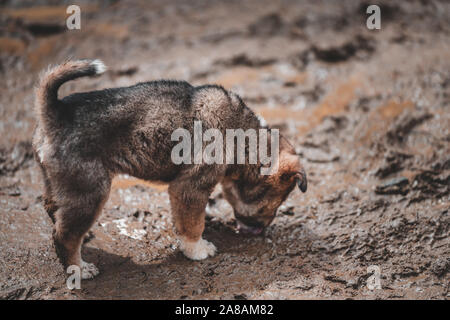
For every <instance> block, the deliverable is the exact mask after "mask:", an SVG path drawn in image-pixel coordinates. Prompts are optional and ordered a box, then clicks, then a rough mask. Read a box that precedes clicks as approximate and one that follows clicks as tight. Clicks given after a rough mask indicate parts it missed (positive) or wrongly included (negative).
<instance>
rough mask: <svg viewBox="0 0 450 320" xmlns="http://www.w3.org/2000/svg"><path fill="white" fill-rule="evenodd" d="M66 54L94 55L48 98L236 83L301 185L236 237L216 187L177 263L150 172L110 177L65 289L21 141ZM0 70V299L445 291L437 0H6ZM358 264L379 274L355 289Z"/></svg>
mask: <svg viewBox="0 0 450 320" xmlns="http://www.w3.org/2000/svg"><path fill="white" fill-rule="evenodd" d="M71 4H76V5H78V6H79V7H80V9H81V26H80V27H81V28H80V29H79V30H68V28H67V26H66V19H67V18H68V17H69V16H70V14H67V13H66V9H67V7H68V6H69V5H71ZM371 4H377V5H378V6H379V7H380V9H381V29H380V30H369V29H368V28H367V26H366V20H367V18H368V17H369V14H367V13H366V9H367V7H368V6H369V5H371ZM68 58H73V59H79V58H89V59H101V60H103V61H104V62H105V64H106V65H107V66H108V68H109V69H108V71H107V72H106V73H105V74H104V75H102V76H101V77H98V78H91V79H87V78H83V79H82V80H79V81H75V82H70V83H67V84H65V85H64V86H63V88H62V89H61V90H60V91H59V94H60V97H62V96H65V95H67V94H70V93H73V92H79V91H88V90H97V89H102V88H108V87H117V86H128V85H132V84H135V83H137V82H142V81H151V80H157V79H162V78H164V79H179V80H186V81H189V82H190V83H192V84H193V85H202V84H206V83H216V84H220V85H222V86H223V87H225V88H226V89H228V90H232V91H233V92H235V93H238V94H239V95H241V97H242V98H243V99H244V101H245V102H246V103H247V105H248V106H249V107H250V108H252V109H253V110H254V111H255V112H256V113H258V114H260V115H261V116H263V117H264V118H265V119H266V120H267V122H268V123H269V124H270V125H271V126H273V127H277V128H279V129H280V130H281V131H282V133H284V134H285V135H286V136H287V137H288V138H289V139H290V141H291V142H292V143H293V144H294V145H295V147H296V150H297V152H298V153H299V154H300V155H301V156H302V159H303V163H304V166H305V168H306V171H307V172H308V176H309V181H310V186H309V187H308V193H306V194H305V195H301V194H300V192H298V190H296V191H295V192H294V193H293V194H292V195H291V196H290V197H289V199H288V200H287V202H286V203H285V204H284V205H283V206H282V207H281V208H280V210H279V211H280V212H279V214H278V216H277V218H276V219H275V221H274V224H273V225H272V226H271V227H270V228H269V229H268V230H267V232H266V234H265V237H261V238H246V237H243V236H242V235H239V234H236V232H235V230H234V228H233V216H232V213H231V209H230V207H229V206H228V205H227V204H226V203H225V201H224V200H223V199H222V197H221V192H220V188H218V190H216V191H215V193H214V194H213V195H212V197H211V201H210V204H209V207H208V221H207V226H206V238H207V239H210V240H212V241H213V242H214V243H215V244H216V245H217V246H218V249H219V254H218V255H217V256H216V257H214V258H211V259H208V260H205V261H202V262H192V261H188V260H186V259H185V258H183V256H182V255H181V254H180V253H179V252H178V250H177V249H176V248H177V242H176V240H175V235H174V233H173V230H172V223H171V220H170V206H169V203H168V196H167V194H166V192H165V187H161V186H155V185H153V184H151V183H148V182H144V181H140V180H137V179H134V178H132V177H128V176H120V177H117V178H116V179H115V180H114V185H113V190H112V193H111V197H110V200H109V201H108V203H107V204H106V206H105V209H104V212H103V215H102V216H101V217H100V219H99V221H98V224H96V225H95V226H94V228H93V229H92V231H91V232H90V234H89V237H88V238H87V240H86V248H85V249H84V251H85V252H84V255H85V256H86V257H87V259H86V260H87V261H89V262H94V263H95V264H96V265H97V266H99V267H100V271H101V274H100V276H98V277H97V278H96V279H95V280H93V281H85V282H83V283H82V289H81V290H76V291H70V290H68V289H67V288H66V287H65V282H64V270H62V267H61V266H60V265H59V263H58V262H57V260H56V257H55V254H54V250H53V248H52V241H51V228H52V226H51V222H50V219H48V217H47V215H46V213H45V211H44V209H43V207H42V203H41V193H42V180H41V176H40V172H39V170H38V169H37V166H36V164H35V163H34V161H33V159H32V151H31V144H30V143H31V137H32V134H33V129H34V124H35V115H34V113H33V103H34V102H33V101H34V96H33V94H34V87H35V86H36V85H37V81H38V79H39V73H40V72H41V71H42V70H45V69H46V68H47V67H48V65H50V64H58V63H60V62H62V61H64V60H66V59H68ZM0 84H1V85H0V298H7V299H25V298H31V299H36V298H52V299H53V298H68V299H77V298H82V299H89V298H156V299H166V298H171V299H179V298H187V299H190V298H231V299H233V298H236V299H257V298H276V299H284V298H287V299H298V298H352V297H354V298H369V299H371V298H384V299H387V298H413V299H425V298H427V299H428V298H437V299H445V298H448V297H449V274H448V270H449V268H450V249H449V248H450V246H449V213H448V209H449V185H450V179H449V172H450V134H449V128H450V112H449V102H450V86H449V84H450V2H448V1H445V0H442V1H376V3H373V2H367V1H359V0H344V1H331V0H330V1H312V0H311V1H287V0H284V1H280V0H275V1H274V0H271V1H266V0H246V1H216V0H212V1H205V0H202V1H200V0H193V1H173V0H168V1H138V0H131V1H75V3H74V1H50V0H49V1H46V0H37V1H31V0H30V1H20V0H18V1H14V0H11V1H8V0H6V1H5V0H3V1H0ZM371 265H376V266H379V267H380V269H381V283H382V289H379V290H374V291H373V290H369V289H368V288H367V285H366V282H367V279H368V277H369V276H370V273H368V271H367V267H368V266H371Z"/></svg>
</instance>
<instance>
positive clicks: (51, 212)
mask: <svg viewBox="0 0 450 320" xmlns="http://www.w3.org/2000/svg"><path fill="white" fill-rule="evenodd" d="M39 165H40V167H41V170H42V175H43V177H44V194H43V195H42V200H43V201H44V208H45V211H47V214H48V216H49V217H50V219H51V220H52V222H53V223H55V212H56V210H58V207H57V205H56V202H55V201H54V199H53V195H52V187H51V183H50V179H49V177H48V175H47V171H46V170H45V167H44V166H43V165H42V164H41V163H39Z"/></svg>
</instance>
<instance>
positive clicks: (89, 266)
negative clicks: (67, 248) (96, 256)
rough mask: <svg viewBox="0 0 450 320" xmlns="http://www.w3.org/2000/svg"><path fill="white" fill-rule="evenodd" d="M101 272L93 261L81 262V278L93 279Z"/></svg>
mask: <svg viewBox="0 0 450 320" xmlns="http://www.w3.org/2000/svg"><path fill="white" fill-rule="evenodd" d="M99 273H100V271H98V269H97V267H96V266H95V265H94V264H93V263H88V262H84V261H82V262H81V279H92V278H94V277H95V276H96V275H98V274H99Z"/></svg>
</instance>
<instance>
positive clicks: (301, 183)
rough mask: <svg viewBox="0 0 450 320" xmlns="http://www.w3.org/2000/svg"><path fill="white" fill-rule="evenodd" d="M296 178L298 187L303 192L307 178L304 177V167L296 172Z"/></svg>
mask: <svg viewBox="0 0 450 320" xmlns="http://www.w3.org/2000/svg"><path fill="white" fill-rule="evenodd" d="M296 179H297V185H298V188H299V189H300V190H301V191H302V192H303V193H305V192H306V190H307V189H308V179H307V178H306V172H305V169H303V168H302V169H301V170H300V172H297V174H296Z"/></svg>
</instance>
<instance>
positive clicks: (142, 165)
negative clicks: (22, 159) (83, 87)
mask: <svg viewBox="0 0 450 320" xmlns="http://www.w3.org/2000/svg"><path fill="white" fill-rule="evenodd" d="M104 70H105V67H104V65H103V63H102V62H101V61H99V60H94V61H90V60H81V61H69V62H66V63H64V64H61V65H59V66H57V67H55V68H53V69H51V70H49V71H48V72H47V73H46V74H45V75H44V76H43V78H42V80H41V83H40V85H39V87H38V89H37V92H36V113H37V115H38V121H37V128H36V132H35V136H34V140H33V145H34V150H35V155H36V159H37V161H38V163H39V165H40V167H41V169H42V172H43V176H44V183H45V190H44V203H45V208H46V210H47V212H48V214H49V216H50V217H51V219H52V221H53V222H54V234H53V238H54V242H55V247H56V250H57V253H58V256H59V257H60V259H61V261H62V263H63V264H64V265H66V266H68V265H78V266H80V267H81V268H82V272H83V278H91V277H93V276H95V275H96V274H97V273H98V270H97V269H96V268H95V266H93V265H92V264H88V263H85V262H83V261H82V259H81V254H80V248H81V243H82V239H83V236H84V235H85V233H86V232H87V231H88V230H89V228H90V227H91V226H92V224H93V223H94V221H95V220H96V219H97V218H98V216H99V215H100V212H101V210H102V207H103V205H104V203H105V202H106V200H107V198H108V194H109V191H110V187H111V180H112V179H113V177H114V176H115V175H117V174H121V173H125V174H129V175H131V176H134V177H137V178H140V179H144V180H149V181H160V182H164V183H167V184H169V189H168V190H169V195H170V202H171V207H172V216H173V219H174V224H175V228H176V231H177V233H178V234H179V236H180V239H181V241H182V244H181V249H182V250H183V252H184V253H185V255H186V256H188V257H189V258H191V259H204V258H206V257H208V256H211V255H213V254H214V253H215V251H216V249H215V247H214V245H213V244H211V243H209V242H207V241H206V240H203V239H202V233H203V229H204V215H205V213H204V212H205V206H206V204H207V201H208V197H209V195H210V193H211V192H212V190H213V188H214V186H215V185H216V184H218V183H222V185H223V188H224V194H225V197H226V198H227V199H228V201H229V202H230V203H231V204H232V206H233V207H234V209H235V214H236V218H237V219H240V220H242V222H243V223H245V224H246V225H251V226H252V225H253V226H255V225H257V226H262V227H264V226H267V225H268V224H270V222H271V221H272V220H273V218H274V216H275V212H276V210H277V208H278V206H279V205H280V204H281V203H282V202H283V201H284V200H285V199H286V197H287V196H288V194H289V192H291V191H292V189H293V188H294V186H295V184H296V182H297V183H298V185H299V187H300V188H301V189H302V191H306V174H305V173H304V170H303V168H302V167H301V165H300V162H299V158H298V156H297V155H295V152H294V149H293V148H292V146H291V145H290V144H289V143H288V142H287V141H286V139H284V138H282V137H281V141H280V157H279V169H278V171H277V172H276V173H275V174H273V175H270V176H262V175H260V173H259V168H260V166H259V165H249V164H245V165H227V164H220V165H218V164H213V165H209V164H190V165H186V164H181V165H175V164H174V163H173V162H172V161H171V151H172V148H173V147H174V146H175V145H176V144H177V143H178V142H176V141H171V139H170V137H171V134H172V132H173V131H174V130H175V129H177V128H185V129H188V130H189V131H190V132H191V134H193V123H194V120H200V121H202V124H203V130H207V129H208V128H217V129H220V130H221V131H222V132H223V133H225V129H235V128H241V129H243V130H247V129H249V128H254V129H258V128H261V126H262V125H261V122H260V121H259V119H258V117H257V116H256V115H255V114H254V113H253V112H252V111H251V110H250V109H249V108H247V106H246V105H245V104H244V103H243V102H242V100H241V99H240V98H239V97H238V96H237V95H235V94H233V93H230V92H227V91H226V90H225V89H223V88H222V87H220V86H215V85H208V86H200V87H193V86H191V85H190V84H188V83H186V82H182V81H153V82H146V83H139V84H136V85H134V86H131V87H126V88H114V89H106V90H101V91H92V92H85V93H75V94H72V95H69V96H67V97H64V98H63V99H60V100H59V99H58V95H57V92H58V88H59V87H60V86H61V85H62V84H63V83H65V82H67V81H69V80H73V79H76V78H79V77H83V76H92V75H95V74H99V73H102V72H103V71H104Z"/></svg>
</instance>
